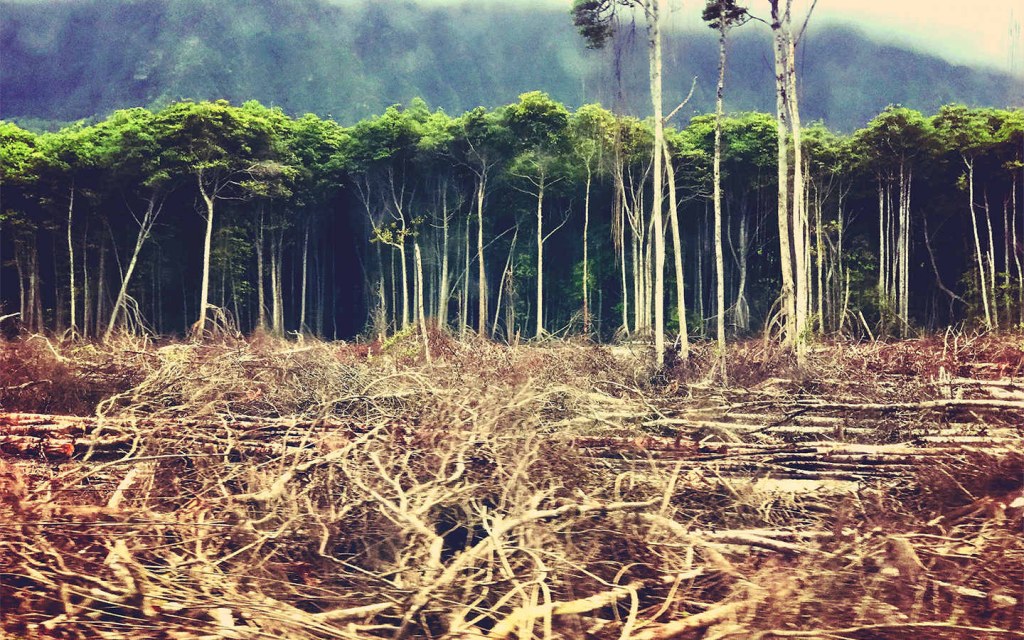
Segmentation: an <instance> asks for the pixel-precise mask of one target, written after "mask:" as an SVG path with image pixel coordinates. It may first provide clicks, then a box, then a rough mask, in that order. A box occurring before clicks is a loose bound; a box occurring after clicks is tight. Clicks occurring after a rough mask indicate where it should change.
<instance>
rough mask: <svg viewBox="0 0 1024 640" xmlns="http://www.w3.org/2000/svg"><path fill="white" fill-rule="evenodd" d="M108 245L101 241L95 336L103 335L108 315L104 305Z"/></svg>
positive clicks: (97, 272)
mask: <svg viewBox="0 0 1024 640" xmlns="http://www.w3.org/2000/svg"><path fill="white" fill-rule="evenodd" d="M106 270H107V243H106V242H104V241H103V240H100V258H99V264H97V265H96V307H95V313H94V314H93V315H94V320H93V324H94V327H93V335H96V336H99V335H102V333H101V332H102V331H103V317H104V316H105V315H106V313H105V311H106V309H105V308H104V304H103V299H104V298H105V297H106V296H107V287H106V283H107V279H106V277H105V276H106Z"/></svg>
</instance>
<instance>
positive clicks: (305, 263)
mask: <svg viewBox="0 0 1024 640" xmlns="http://www.w3.org/2000/svg"><path fill="white" fill-rule="evenodd" d="M308 271H309V223H308V222H307V223H306V229H305V232H304V233H303V235H302V286H300V287H299V298H300V300H299V333H306V285H307V282H308V278H307V276H308Z"/></svg>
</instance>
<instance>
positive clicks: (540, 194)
mask: <svg viewBox="0 0 1024 640" xmlns="http://www.w3.org/2000/svg"><path fill="white" fill-rule="evenodd" d="M495 314H497V312H495ZM543 335H544V173H543V172H541V174H540V181H539V182H538V184H537V332H536V337H537V338H540V337H541V336H543Z"/></svg>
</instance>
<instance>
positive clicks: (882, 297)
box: [878, 176, 889, 303]
mask: <svg viewBox="0 0 1024 640" xmlns="http://www.w3.org/2000/svg"><path fill="white" fill-rule="evenodd" d="M885 220H886V218H885V193H884V192H883V190H882V177H881V176H879V177H878V301H879V303H886V302H887V301H888V298H889V292H888V291H887V290H886V289H887V287H886V282H888V274H887V271H888V269H887V265H888V264H889V255H888V252H887V251H886V243H885V238H886V235H888V234H887V233H886V229H887V228H888V225H886V222H885Z"/></svg>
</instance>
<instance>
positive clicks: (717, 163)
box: [714, 4, 728, 385]
mask: <svg viewBox="0 0 1024 640" xmlns="http://www.w3.org/2000/svg"><path fill="white" fill-rule="evenodd" d="M726 28H727V26H726V18H725V5H724V4H723V5H720V9H719V32H718V91H717V93H716V98H715V159H714V179H715V185H714V199H715V299H716V302H717V303H716V306H715V330H716V336H717V340H718V363H719V369H720V375H721V376H722V384H723V385H725V384H727V382H726V381H727V380H728V370H727V368H726V346H725V252H724V251H723V247H722V110H723V108H722V95H723V93H724V92H725V31H726Z"/></svg>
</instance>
